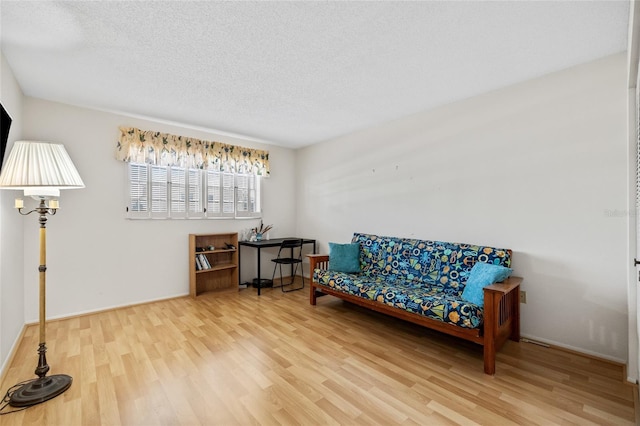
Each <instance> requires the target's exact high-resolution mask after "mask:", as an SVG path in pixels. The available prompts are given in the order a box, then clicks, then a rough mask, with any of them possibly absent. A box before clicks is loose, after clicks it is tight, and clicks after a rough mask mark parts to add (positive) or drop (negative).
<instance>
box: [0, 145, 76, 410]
mask: <svg viewBox="0 0 640 426" xmlns="http://www.w3.org/2000/svg"><path fill="white" fill-rule="evenodd" d="M73 188H84V183H83V182H82V179H81V178H80V175H79V174H78V171H77V170H76V168H75V166H74V165H73V162H72V161H71V158H69V155H68V154H67V151H66V150H65V149H64V146H63V145H60V144H53V143H46V142H32V141H19V142H15V143H14V144H13V148H12V149H11V153H10V154H9V157H8V158H7V160H6V162H5V164H4V166H3V169H2V173H1V174H0V189H18V190H23V191H24V195H25V196H31V197H32V198H35V199H36V200H37V201H38V202H39V204H38V207H36V208H35V209H33V210H30V211H23V209H24V201H23V200H22V199H20V198H18V199H16V201H15V207H16V209H18V212H19V213H20V214H21V215H25V216H26V215H29V214H31V213H37V214H38V215H39V219H38V221H39V223H40V266H39V267H38V272H39V277H40V315H39V317H40V344H39V345H38V366H37V367H36V370H35V374H36V375H37V376H38V378H37V379H34V380H32V381H29V382H27V383H25V384H24V385H22V386H20V387H19V388H18V389H16V390H15V391H14V392H13V393H12V394H11V397H10V400H9V404H11V405H12V406H14V407H28V406H31V405H35V404H38V403H41V402H44V401H47V400H49V399H51V398H53V397H56V396H58V395H60V394H61V393H63V392H64V391H66V390H67V389H69V386H71V381H72V378H71V376H68V375H66V374H54V375H51V376H47V372H48V371H49V365H48V364H47V357H46V355H45V354H46V352H47V346H46V313H45V309H46V302H45V298H46V271H47V265H46V257H47V247H46V242H47V228H46V224H47V215H50V216H52V215H54V214H56V212H57V211H58V207H59V205H58V197H59V196H60V190H61V189H73Z"/></svg>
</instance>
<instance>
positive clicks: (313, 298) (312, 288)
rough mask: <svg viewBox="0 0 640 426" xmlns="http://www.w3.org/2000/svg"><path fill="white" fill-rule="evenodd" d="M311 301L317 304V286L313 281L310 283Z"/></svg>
mask: <svg viewBox="0 0 640 426" xmlns="http://www.w3.org/2000/svg"><path fill="white" fill-rule="evenodd" d="M309 303H311V304H312V305H314V306H315V304H316V287H315V286H314V285H313V282H311V285H309Z"/></svg>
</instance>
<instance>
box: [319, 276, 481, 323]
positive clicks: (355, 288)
mask: <svg viewBox="0 0 640 426" xmlns="http://www.w3.org/2000/svg"><path fill="white" fill-rule="evenodd" d="M314 281H315V282H316V283H318V284H320V285H323V286H327V287H329V288H331V289H334V290H337V291H341V292H344V293H348V294H352V295H355V296H359V297H362V298H365V299H369V300H374V301H377V302H380V303H384V304H386V305H390V306H393V307H396V308H398V309H403V310H406V311H409V312H412V313H415V314H419V315H424V316H425V317H428V318H431V319H435V320H438V321H443V322H446V323H450V324H454V325H457V326H459V327H464V328H479V327H480V325H481V324H482V308H481V307H479V306H477V305H475V304H473V303H470V302H466V301H464V300H462V299H460V298H459V297H453V296H451V295H449V294H447V293H445V292H444V291H443V288H442V286H440V285H437V284H436V285H425V283H422V282H410V281H390V280H389V279H387V278H386V277H384V276H382V275H378V276H373V275H371V276H370V275H365V274H346V273H341V272H335V271H324V270H321V269H316V270H315V271H314Z"/></svg>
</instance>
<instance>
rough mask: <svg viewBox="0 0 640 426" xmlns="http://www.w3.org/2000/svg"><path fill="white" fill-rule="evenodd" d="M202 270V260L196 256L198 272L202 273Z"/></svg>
mask: <svg viewBox="0 0 640 426" xmlns="http://www.w3.org/2000/svg"><path fill="white" fill-rule="evenodd" d="M201 270H202V265H201V264H200V259H199V257H198V255H196V271H201Z"/></svg>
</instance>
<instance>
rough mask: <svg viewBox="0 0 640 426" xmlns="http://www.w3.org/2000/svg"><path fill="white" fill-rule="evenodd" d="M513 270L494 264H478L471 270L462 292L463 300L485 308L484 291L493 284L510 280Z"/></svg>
mask: <svg viewBox="0 0 640 426" xmlns="http://www.w3.org/2000/svg"><path fill="white" fill-rule="evenodd" d="M512 272H513V269H511V268H506V267H504V266H500V265H494V264H492V263H484V262H476V264H475V265H473V268H471V272H470V273H469V279H468V280H467V284H466V285H465V287H464V290H463V291H462V300H466V301H467V302H471V303H474V304H476V305H478V306H484V292H483V291H482V289H483V288H484V287H486V286H488V285H491V284H493V283H498V282H500V281H504V280H506V279H507V278H509V275H511V273H512Z"/></svg>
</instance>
